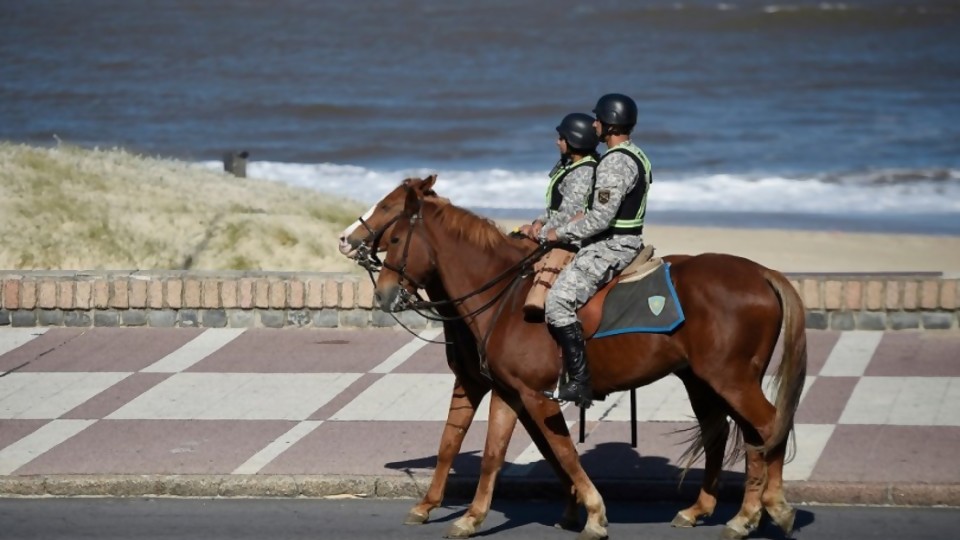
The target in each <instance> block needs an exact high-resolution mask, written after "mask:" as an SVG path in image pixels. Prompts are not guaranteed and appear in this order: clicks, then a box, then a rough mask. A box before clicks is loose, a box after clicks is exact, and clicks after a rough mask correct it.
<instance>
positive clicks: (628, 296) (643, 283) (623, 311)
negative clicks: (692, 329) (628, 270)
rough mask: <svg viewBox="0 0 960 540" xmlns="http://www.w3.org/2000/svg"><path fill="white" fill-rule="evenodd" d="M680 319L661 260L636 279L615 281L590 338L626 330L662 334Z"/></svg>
mask: <svg viewBox="0 0 960 540" xmlns="http://www.w3.org/2000/svg"><path fill="white" fill-rule="evenodd" d="M682 322H683V309H682V308H681V307H680V300H678V299H677V291H676V289H674V287H673V282H672V281H670V265H669V264H664V265H662V266H660V268H658V269H656V270H655V271H653V272H652V273H651V274H650V275H648V276H646V277H644V278H643V279H641V280H639V281H633V282H630V283H618V284H617V285H615V286H614V287H613V290H611V291H610V292H609V293H608V294H607V297H606V299H604V302H603V314H602V315H601V318H600V328H599V329H598V330H597V333H596V334H594V336H593V337H594V338H600V337H606V336H615V335H617V334H626V333H630V332H647V333H654V334H666V333H669V332H672V331H673V330H674V329H676V328H677V327H678V326H680V324H681V323H682Z"/></svg>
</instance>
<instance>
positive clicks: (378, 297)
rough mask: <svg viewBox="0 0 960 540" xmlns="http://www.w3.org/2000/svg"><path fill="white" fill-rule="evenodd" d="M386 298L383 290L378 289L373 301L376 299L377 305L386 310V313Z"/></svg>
mask: <svg viewBox="0 0 960 540" xmlns="http://www.w3.org/2000/svg"><path fill="white" fill-rule="evenodd" d="M385 296H386V295H385V294H383V291H381V290H379V289H377V290H376V291H374V293H373V299H374V301H375V302H376V305H377V306H379V307H380V309H382V310H384V311H386V309H384V306H385V305H386V304H384V301H383V300H384V297H385Z"/></svg>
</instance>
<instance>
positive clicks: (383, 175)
mask: <svg viewBox="0 0 960 540" xmlns="http://www.w3.org/2000/svg"><path fill="white" fill-rule="evenodd" d="M202 165H203V166H204V167H208V168H212V169H217V170H220V169H222V164H221V163H220V162H205V163H202ZM247 171H248V173H249V175H250V176H251V177H254V178H261V179H268V180H275V181H281V182H285V183H288V184H292V185H296V186H303V187H308V188H311V189H316V190H318V191H321V192H324V193H330V194H334V195H338V196H341V197H346V198H349V199H353V200H357V201H360V202H363V203H366V204H371V203H374V202H376V201H377V200H378V199H379V198H380V197H381V196H383V195H385V194H386V193H387V192H389V191H390V190H392V189H393V188H395V187H396V186H397V185H398V184H399V183H400V181H401V180H402V179H404V178H407V177H409V176H419V177H424V176H427V175H428V174H433V173H437V174H438V175H439V180H438V183H437V191H438V192H440V193H441V194H442V195H443V196H445V197H448V198H450V199H451V200H453V201H454V202H456V203H457V204H458V205H461V206H466V207H475V208H502V209H535V208H540V207H541V206H542V205H543V200H544V199H543V197H544V189H545V187H546V185H547V175H546V171H539V172H529V171H509V170H504V169H488V170H480V171H464V170H447V169H443V168H438V169H398V170H372V169H366V168H363V167H358V166H354V165H335V164H331V163H318V164H306V163H276V162H263V161H259V162H252V163H250V164H248V166H247ZM888 173H889V172H888ZM888 173H884V172H882V171H879V172H875V173H866V174H865V173H857V174H848V175H840V176H837V175H831V177H830V179H829V180H824V179H822V176H820V175H810V176H807V177H804V176H800V175H798V176H795V177H788V176H784V175H776V174H763V173H754V174H702V175H695V174H688V175H673V176H670V175H667V174H661V175H656V176H655V177H654V184H653V187H652V190H651V196H652V197H655V198H656V208H657V210H658V211H659V210H664V211H669V210H684V211H731V212H738V211H739V212H774V213H777V212H791V213H824V214H834V213H840V214H850V213H857V212H862V213H891V214H921V213H960V171H955V170H950V171H945V172H944V174H946V175H947V178H946V179H944V178H942V177H941V178H931V179H925V178H927V177H929V176H930V175H928V174H927V172H926V171H916V176H917V178H918V179H916V180H898V181H893V182H890V181H880V180H882V179H883V178H884V174H888ZM655 174H656V173H655ZM823 176H825V175H823Z"/></svg>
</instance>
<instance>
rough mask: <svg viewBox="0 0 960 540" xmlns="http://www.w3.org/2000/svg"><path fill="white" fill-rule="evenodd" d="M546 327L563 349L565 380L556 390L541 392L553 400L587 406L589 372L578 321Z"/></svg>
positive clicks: (581, 330) (590, 396) (590, 400)
mask: <svg viewBox="0 0 960 540" xmlns="http://www.w3.org/2000/svg"><path fill="white" fill-rule="evenodd" d="M547 328H548V329H549V330H550V335H552V336H553V338H554V339H556V340H557V343H558V344H560V349H561V350H562V351H563V363H564V371H565V372H566V374H567V380H566V382H565V383H563V384H561V385H560V387H559V388H557V391H556V392H550V391H546V392H544V393H543V394H544V395H545V396H547V397H548V398H550V399H552V400H554V401H572V402H574V403H576V404H577V405H579V406H581V407H589V406H590V405H591V403H592V392H591V390H590V372H589V371H588V370H587V356H586V354H585V352H584V349H585V348H586V344H585V343H584V341H583V328H582V327H581V326H580V322H579V321H578V322H575V323H573V324H568V325H567V326H552V325H547Z"/></svg>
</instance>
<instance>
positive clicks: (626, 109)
mask: <svg viewBox="0 0 960 540" xmlns="http://www.w3.org/2000/svg"><path fill="white" fill-rule="evenodd" d="M593 114H595V115H597V120H600V122H602V123H604V124H607V125H610V126H623V127H628V128H631V127H633V126H634V125H636V123H637V104H636V103H635V102H634V101H633V100H632V99H630V97H629V96H625V95H623V94H607V95H605V96H603V97H601V98H600V99H599V100H598V101H597V106H596V107H594V108H593Z"/></svg>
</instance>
